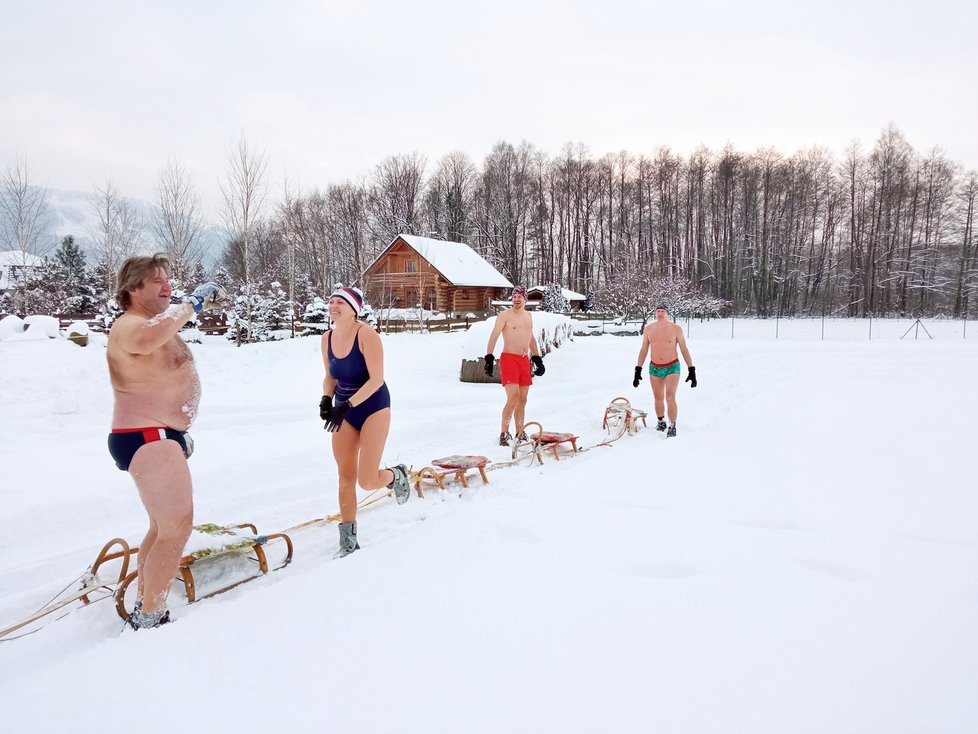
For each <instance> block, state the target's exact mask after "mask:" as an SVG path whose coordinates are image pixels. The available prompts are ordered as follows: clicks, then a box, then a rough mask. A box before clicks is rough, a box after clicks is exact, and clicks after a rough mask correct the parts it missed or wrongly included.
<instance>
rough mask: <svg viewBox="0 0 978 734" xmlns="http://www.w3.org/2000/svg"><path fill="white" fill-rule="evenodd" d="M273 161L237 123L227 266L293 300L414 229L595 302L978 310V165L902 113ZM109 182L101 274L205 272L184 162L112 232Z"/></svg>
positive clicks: (350, 278) (228, 195)
mask: <svg viewBox="0 0 978 734" xmlns="http://www.w3.org/2000/svg"><path fill="white" fill-rule="evenodd" d="M266 168H267V157H266V154H265V153H263V152H261V151H260V150H259V149H258V148H257V147H255V146H254V145H252V144H250V143H249V142H248V141H247V140H246V139H245V138H244V137H242V139H241V141H240V142H239V143H238V145H237V146H236V147H235V148H234V149H232V150H231V151H230V153H229V170H228V175H227V180H226V182H225V186H224V188H223V194H224V206H223V213H224V220H225V222H224V223H225V229H226V231H227V244H226V246H225V249H224V252H223V253H222V257H221V263H220V265H221V266H222V273H223V275H224V277H227V278H229V279H231V280H232V281H234V283H232V285H234V284H240V285H241V286H242V287H243V288H245V289H251V288H253V287H265V286H267V285H268V284H270V283H272V282H275V281H277V282H280V283H282V284H287V287H288V290H289V293H290V297H293V298H294V299H295V300H296V301H297V302H298V303H300V304H301V303H302V300H303V298H304V297H305V294H312V293H315V294H319V295H323V294H328V293H329V292H330V290H331V289H332V287H333V285H334V284H335V283H337V282H342V283H358V281H359V278H360V274H361V273H362V272H363V270H364V268H365V267H366V266H367V265H369V264H370V262H371V261H372V260H373V259H374V258H375V257H376V256H377V255H378V254H379V253H380V252H381V251H382V250H383V249H384V248H385V247H386V246H387V245H388V244H389V243H390V242H391V240H392V239H393V238H394V237H395V236H396V235H397V234H400V233H407V234H416V235H422V236H427V237H434V238H440V239H448V240H454V241H459V242H465V243H467V244H469V245H470V246H471V247H473V248H474V249H475V250H476V251H477V252H479V253H480V254H481V255H483V256H484V257H485V258H486V259H487V260H488V261H489V262H491V263H492V264H493V265H494V266H496V267H497V268H498V269H499V270H500V272H502V273H503V274H504V275H505V276H506V277H507V278H509V279H510V280H511V281H512V282H514V283H526V284H530V285H536V284H551V283H558V284H561V285H562V286H564V287H566V288H570V289H571V290H574V291H578V292H580V293H583V294H586V295H591V296H592V297H593V299H594V303H595V306H596V307H601V306H602V305H604V304H610V302H611V301H615V302H618V303H622V302H634V301H628V299H625V300H622V299H620V298H617V299H616V298H612V295H613V294H614V293H615V292H616V291H622V290H625V291H641V290H642V289H643V288H647V287H648V286H647V284H649V283H661V282H662V281H663V279H667V280H669V281H674V282H676V283H681V284H682V285H683V287H684V288H688V289H690V290H692V291H695V292H697V293H699V294H702V295H703V296H709V297H712V298H713V299H716V300H717V301H718V302H720V303H723V304H725V309H726V310H728V311H729V312H733V313H738V314H749V315H757V316H762V317H763V316H775V315H778V316H807V315H815V314H831V315H848V316H865V315H874V316H887V315H902V316H934V315H939V314H943V315H946V316H949V317H961V316H965V315H967V313H968V312H969V311H970V312H971V313H974V311H975V304H974V301H975V295H976V289H978V249H976V242H975V234H974V220H975V198H976V194H978V174H976V172H975V171H973V170H972V171H964V170H963V169H962V167H961V166H960V165H958V164H956V163H955V162H954V161H952V160H949V159H948V158H947V157H946V156H945V154H944V153H943V152H942V151H940V150H937V149H935V150H931V151H927V152H919V151H916V150H915V149H914V148H913V147H912V146H911V144H910V143H909V142H908V141H907V140H906V139H905V137H904V136H903V134H902V133H901V132H900V131H899V130H898V129H896V128H895V127H893V126H891V127H889V128H887V129H885V130H884V131H883V132H882V133H881V134H880V136H879V138H878V139H877V140H876V141H875V143H874V144H873V145H872V147H871V148H867V149H863V148H862V147H861V146H860V145H858V144H856V143H854V144H852V145H851V146H850V147H849V148H848V149H847V150H846V151H845V152H844V154H842V156H841V158H839V157H837V156H834V155H833V154H831V153H830V152H829V151H828V150H826V149H824V148H819V147H814V148H811V149H808V150H805V151H801V152H798V153H796V154H794V155H790V156H789V155H784V154H782V153H780V152H778V151H776V150H774V149H761V150H758V151H755V152H751V153H745V152H740V151H737V150H735V149H734V148H732V147H727V148H725V149H723V150H719V151H717V150H709V149H707V148H705V147H703V148H699V149H697V150H695V151H693V152H692V153H690V154H688V155H681V154H679V153H676V152H673V151H672V150H670V149H669V148H660V149H658V150H656V151H655V152H653V153H651V154H648V155H646V154H635V153H629V152H624V151H623V152H620V153H616V154H609V155H604V156H601V157H595V156H593V155H592V154H591V153H590V152H589V150H588V149H587V147H585V146H584V145H581V144H578V145H570V144H569V145H567V146H565V147H564V149H563V150H561V151H560V153H559V154H557V155H555V156H551V155H548V154H547V153H545V152H544V151H542V150H540V149H539V148H537V147H535V146H534V145H532V144H530V143H527V142H524V143H521V144H519V145H514V144H511V143H508V142H500V143H498V144H496V145H495V147H494V148H493V149H492V151H491V152H490V153H489V154H488V155H487V156H486V158H485V159H484V160H483V161H482V162H481V164H477V163H476V162H474V161H473V160H472V159H471V158H470V157H469V156H468V155H466V154H465V153H462V152H453V153H450V154H448V155H446V156H444V157H443V158H441V159H440V160H438V161H436V162H434V163H430V162H429V161H428V160H426V158H425V157H423V156H421V155H419V154H417V153H408V154H398V155H392V156H390V157H388V158H387V159H385V160H384V161H382V162H381V163H380V164H379V165H377V166H376V168H375V169H374V170H373V171H372V172H370V174H369V175H367V176H366V177H365V178H364V179H363V180H361V181H345V182H341V183H332V184H329V185H327V186H325V187H323V188H316V189H312V190H307V191H297V190H294V189H292V188H290V186H289V185H288V183H286V185H285V186H284V193H283V194H282V195H281V196H280V197H279V199H278V200H277V201H274V202H273V201H270V200H269V199H268V198H267V195H266V194H267V191H268V190H269V188H270V186H269V182H268V180H267V174H266ZM10 180H11V176H10V175H9V174H8V177H7V186H8V188H9V185H10ZM106 189H108V191H106ZM106 189H99V190H98V191H97V192H96V195H95V196H94V197H93V202H98V204H93V205H95V206H96V207H97V209H98V210H100V211H102V212H103V213H104V215H105V216H104V217H103V219H104V224H105V226H104V228H103V230H104V231H103V236H102V237H96V238H95V239H96V243H95V245H96V250H97V253H98V254H97V259H98V261H99V263H100V264H101V265H102V270H103V271H104V272H111V270H112V265H113V263H115V262H121V258H122V257H123V256H124V255H126V254H127V252H129V251H132V250H133V249H135V248H137V247H138V248H141V249H143V250H152V249H159V250H163V251H167V252H169V253H170V254H171V257H173V258H174V259H175V260H176V261H177V262H178V263H179V271H180V274H189V273H190V272H192V271H194V270H195V269H198V270H199V261H200V257H201V253H200V251H199V250H200V248H199V239H200V233H201V231H202V228H203V220H202V218H201V216H200V201H199V197H198V196H197V195H196V194H195V193H194V190H193V184H192V180H191V178H190V175H189V172H188V171H186V170H185V169H184V168H182V167H181V166H180V164H178V163H170V164H168V166H167V167H165V168H164V169H163V172H161V181H160V184H159V187H158V190H159V192H160V193H159V197H158V201H157V202H156V203H157V210H158V212H157V217H158V221H155V222H153V223H151V226H149V225H148V226H145V227H143V228H142V229H140V228H139V227H138V226H134V224H133V222H132V217H131V216H128V217H127V216H121V217H116V219H117V220H118V229H119V230H120V231H121V230H126V231H128V232H129V234H128V235H125V234H120V232H113V230H112V219H113V216H112V209H113V205H114V206H117V207H118V206H120V202H123V204H122V205H123V208H125V207H124V201H125V200H124V197H121V196H120V195H119V192H118V191H117V190H114V189H113V188H112V186H111V184H107V186H106ZM10 209H11V207H10V206H5V207H4V210H3V211H4V212H6V213H7V217H8V219H9V212H10ZM2 213H3V212H0V214H2ZM5 231H6V232H7V239H8V246H9V243H10V240H11V237H10V231H11V230H10V228H9V227H7V228H6V229H5ZM133 232H135V234H133ZM639 300H641V299H639ZM630 315H631V314H630Z"/></svg>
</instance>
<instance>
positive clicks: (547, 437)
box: [513, 421, 580, 464]
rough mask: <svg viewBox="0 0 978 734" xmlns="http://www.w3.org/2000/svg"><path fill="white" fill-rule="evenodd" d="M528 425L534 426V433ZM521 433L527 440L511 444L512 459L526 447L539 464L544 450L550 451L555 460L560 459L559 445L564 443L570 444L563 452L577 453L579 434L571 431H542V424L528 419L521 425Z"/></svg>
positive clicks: (515, 458) (541, 461)
mask: <svg viewBox="0 0 978 734" xmlns="http://www.w3.org/2000/svg"><path fill="white" fill-rule="evenodd" d="M530 426H536V428H537V430H536V433H532V434H531V432H530ZM523 433H525V434H526V436H527V441H519V442H517V443H515V444H514V445H513V460H514V461H516V460H517V456H518V455H519V453H520V452H522V451H526V450H527V448H529V450H530V451H531V452H532V454H533V456H535V457H536V459H537V461H538V462H540V463H541V464H542V463H543V456H542V455H541V454H542V453H543V452H544V451H550V452H551V453H552V454H553V457H554V459H555V460H557V461H560V454H561V449H560V447H561V446H564V445H565V444H570V451H566V450H565V451H563V453H565V454H568V453H570V454H576V453H577V439H578V438H580V437H579V436H576V435H574V434H573V433H556V432H553V431H544V430H543V426H542V425H540V424H539V423H538V422H537V421H529V422H528V423H526V424H525V425H524V426H523Z"/></svg>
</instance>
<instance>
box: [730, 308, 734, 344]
mask: <svg viewBox="0 0 978 734" xmlns="http://www.w3.org/2000/svg"><path fill="white" fill-rule="evenodd" d="M733 327H734V315H733V314H730V338H731V339H733Z"/></svg>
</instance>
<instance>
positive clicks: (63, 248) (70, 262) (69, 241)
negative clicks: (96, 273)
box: [54, 234, 88, 280]
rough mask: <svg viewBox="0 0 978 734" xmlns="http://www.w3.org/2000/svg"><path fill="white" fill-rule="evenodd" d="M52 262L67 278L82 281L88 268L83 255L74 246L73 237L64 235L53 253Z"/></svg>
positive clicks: (79, 249)
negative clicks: (59, 267) (58, 266)
mask: <svg viewBox="0 0 978 734" xmlns="http://www.w3.org/2000/svg"><path fill="white" fill-rule="evenodd" d="M54 261H55V262H56V263H57V264H58V265H60V266H61V267H62V268H63V269H64V271H65V272H66V273H67V274H68V277H69V278H74V279H76V280H83V279H84V277H85V276H86V274H87V271H88V266H87V265H86V264H85V253H84V252H83V251H82V249H81V248H80V247H79V246H78V245H76V244H75V238H74V235H70V234H69V235H65V237H64V238H63V239H62V240H61V244H60V245H58V249H57V250H55V251H54Z"/></svg>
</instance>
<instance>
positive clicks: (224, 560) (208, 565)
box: [93, 523, 292, 619]
mask: <svg viewBox="0 0 978 734" xmlns="http://www.w3.org/2000/svg"><path fill="white" fill-rule="evenodd" d="M245 530H248V531H250V532H244V531H245ZM273 540H282V541H284V543H285V557H284V559H283V560H281V562H280V563H279V564H278V565H276V566H275V567H274V568H270V567H269V563H268V556H267V554H266V553H265V546H266V545H268V544H269V543H270V542H271V541H273ZM184 550H185V551H187V554H186V555H185V556H184V557H183V558H181V559H180V568H179V569H178V573H179V574H180V577H179V578H180V580H181V581H182V582H183V589H184V593H185V594H186V596H187V603H188V604H193V603H194V602H195V601H199V600H201V599H207V598H208V597H211V596H216V595H217V594H221V593H223V592H225V591H228V590H230V589H233V588H234V587H235V586H240V585H241V584H244V583H247V582H248V581H252V580H254V579H256V578H258V577H259V576H263V575H265V574H266V573H268V572H269V571H270V570H271V571H277V570H279V569H281V568H285V567H286V566H287V565H289V563H290V562H291V561H292V539H291V538H290V537H289V536H288V535H286V534H285V533H273V534H272V535H259V534H258V529H257V528H256V527H255V526H254V525H251V524H250V523H244V524H241V525H234V526H232V527H224V526H222V525H214V524H212V523H210V524H206V525H195V526H194V532H193V533H191V535H190V539H189V540H188V541H187V546H186V547H185V549H184ZM138 551H139V549H138V548H133V549H132V550H131V551H129V554H135V553H137V552H138ZM120 556H121V553H116V554H109V555H107V556H106V557H105V558H104V559H102V561H103V562H105V561H111V560H114V559H115V558H119V557H120ZM232 559H240V560H241V561H243V562H241V563H236V564H232V563H231V560H232ZM128 562H129V558H128V556H127V557H126V558H125V560H124V566H125V565H128ZM98 565H100V564H99V563H98V562H96V565H95V567H94V569H93V571H97V569H98ZM220 566H225V567H226V568H223V569H222V568H219V567H220ZM231 566H235V568H233V569H232V568H231ZM205 570H206V571H207V573H206V575H207V577H208V578H209V579H214V580H216V583H217V584H218V585H219V588H217V589H213V590H208V591H207V592H206V593H203V594H201V593H200V589H199V588H198V582H199V577H200V576H201V574H202V573H203V572H205ZM231 571H234V572H236V573H232V572H231ZM195 574H196V575H195ZM136 575H137V574H136V571H132V572H131V573H129V574H128V575H126V576H125V578H123V579H122V580H121V581H120V582H119V586H118V588H116V590H115V607H116V611H117V612H118V613H119V616H120V617H122V618H123V619H126V618H127V617H128V616H129V612H130V611H131V609H130V608H127V606H126V591H127V590H128V588H129V586H130V584H132V582H133V581H135V580H136ZM228 581H230V583H227V582H228Z"/></svg>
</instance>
